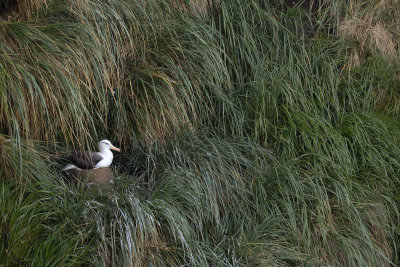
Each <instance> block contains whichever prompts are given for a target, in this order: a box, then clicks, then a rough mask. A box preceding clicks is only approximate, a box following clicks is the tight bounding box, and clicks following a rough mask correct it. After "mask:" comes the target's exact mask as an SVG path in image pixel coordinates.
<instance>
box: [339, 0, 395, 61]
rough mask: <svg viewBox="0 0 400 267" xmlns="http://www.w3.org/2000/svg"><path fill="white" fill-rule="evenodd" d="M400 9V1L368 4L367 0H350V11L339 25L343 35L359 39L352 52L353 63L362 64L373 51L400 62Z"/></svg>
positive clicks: (385, 0) (383, 0)
mask: <svg viewBox="0 0 400 267" xmlns="http://www.w3.org/2000/svg"><path fill="white" fill-rule="evenodd" d="M399 12H400V2H399V1H394V0H381V1H378V2H377V3H375V4H367V5H366V4H365V1H360V0H350V1H349V5H348V13H347V15H346V16H345V17H344V19H343V20H342V21H341V23H340V25H339V34H340V35H341V36H343V37H346V38H351V39H354V40H355V41H356V42H357V45H356V46H355V47H354V48H353V50H352V51H351V55H350V60H349V66H359V65H361V64H362V63H363V62H364V60H365V58H366V57H367V56H368V55H369V54H371V53H373V52H378V53H379V54H381V55H382V56H383V57H385V58H386V59H387V60H388V61H397V62H400V50H399V32H400V17H399V15H398V14H399ZM396 14H397V15H396Z"/></svg>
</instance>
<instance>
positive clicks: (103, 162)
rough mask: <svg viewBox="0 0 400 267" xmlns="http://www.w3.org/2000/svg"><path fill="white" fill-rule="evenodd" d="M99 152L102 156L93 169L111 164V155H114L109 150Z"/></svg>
mask: <svg viewBox="0 0 400 267" xmlns="http://www.w3.org/2000/svg"><path fill="white" fill-rule="evenodd" d="M100 154H101V156H102V157H103V159H102V160H100V161H99V162H98V163H97V164H96V166H95V167H94V169H97V168H104V167H109V166H110V165H111V163H112V161H113V157H114V156H113V153H112V152H111V151H110V150H108V151H103V152H100Z"/></svg>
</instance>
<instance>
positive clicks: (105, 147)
mask: <svg viewBox="0 0 400 267" xmlns="http://www.w3.org/2000/svg"><path fill="white" fill-rule="evenodd" d="M111 149H112V150H115V151H118V152H120V151H121V150H120V149H119V148H116V147H115V146H113V145H112V144H111V142H110V141H108V140H105V139H104V140H101V141H100V142H99V150H100V151H99V152H90V151H85V152H82V151H77V152H74V153H72V154H70V155H68V157H67V158H68V160H69V162H70V164H68V165H67V166H65V167H64V168H63V169H62V170H61V171H66V170H82V169H86V170H88V169H97V168H103V167H108V166H110V165H111V163H112V161H113V157H114V156H113V153H112V152H111Z"/></svg>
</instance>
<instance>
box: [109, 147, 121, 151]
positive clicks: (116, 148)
mask: <svg viewBox="0 0 400 267" xmlns="http://www.w3.org/2000/svg"><path fill="white" fill-rule="evenodd" d="M110 149H112V150H115V151H118V152H121V149H119V148H118V147H115V146H113V145H110Z"/></svg>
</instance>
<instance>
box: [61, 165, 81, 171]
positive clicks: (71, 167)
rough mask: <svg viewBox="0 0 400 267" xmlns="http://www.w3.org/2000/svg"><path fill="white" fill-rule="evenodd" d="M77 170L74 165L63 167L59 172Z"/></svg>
mask: <svg viewBox="0 0 400 267" xmlns="http://www.w3.org/2000/svg"><path fill="white" fill-rule="evenodd" d="M75 169H78V167H76V166H75V165H74V164H68V165H67V166H65V167H64V168H63V169H62V170H61V171H62V172H63V171H67V170H75Z"/></svg>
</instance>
